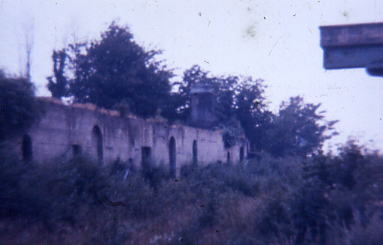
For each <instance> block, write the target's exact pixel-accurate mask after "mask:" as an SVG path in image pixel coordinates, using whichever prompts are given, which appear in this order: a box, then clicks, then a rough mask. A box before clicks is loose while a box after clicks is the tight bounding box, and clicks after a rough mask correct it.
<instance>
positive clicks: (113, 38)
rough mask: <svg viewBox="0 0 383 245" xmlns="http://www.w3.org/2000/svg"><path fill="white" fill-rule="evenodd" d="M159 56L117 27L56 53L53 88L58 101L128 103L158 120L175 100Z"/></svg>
mask: <svg viewBox="0 0 383 245" xmlns="http://www.w3.org/2000/svg"><path fill="white" fill-rule="evenodd" d="M159 53H160V51H157V50H149V51H146V50H144V49H143V48H142V47H141V46H139V45H138V44H137V43H136V42H135V41H134V39H133V35H132V34H131V33H130V31H129V29H128V28H127V27H121V26H118V25H117V24H115V23H112V24H111V25H110V26H109V28H108V29H107V30H106V31H105V32H103V33H102V34H101V40H95V41H92V42H90V43H74V44H71V45H69V47H68V48H66V49H64V50H61V51H54V52H53V56H52V58H53V63H54V66H53V72H54V76H52V77H49V78H48V80H49V84H48V88H49V90H50V91H51V92H52V95H53V96H55V97H61V96H69V97H71V98H73V100H74V102H79V103H93V104H95V105H97V106H100V107H104V108H114V107H115V106H118V105H119V104H120V103H122V102H124V103H125V104H127V105H128V106H129V109H130V110H131V111H132V112H133V113H136V114H138V115H140V116H143V117H148V116H153V115H155V114H156V112H157V110H158V109H159V108H161V106H163V105H164V104H165V101H167V99H168V97H169V96H170V94H169V93H170V89H171V86H170V83H169V79H170V78H171V77H172V76H173V74H172V72H171V71H169V70H168V69H167V68H166V67H165V66H164V65H163V64H162V62H160V61H157V60H156V59H155V58H156V56H157V55H158V54H159Z"/></svg>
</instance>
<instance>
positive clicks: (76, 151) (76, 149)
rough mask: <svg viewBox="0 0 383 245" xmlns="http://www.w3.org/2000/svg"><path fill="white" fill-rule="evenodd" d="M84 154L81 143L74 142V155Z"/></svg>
mask: <svg viewBox="0 0 383 245" xmlns="http://www.w3.org/2000/svg"><path fill="white" fill-rule="evenodd" d="M81 154H82V148H81V145H77V144H74V145H72V156H73V157H78V156H80V155H81Z"/></svg>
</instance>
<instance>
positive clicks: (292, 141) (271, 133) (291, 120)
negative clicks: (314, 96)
mask: <svg viewBox="0 0 383 245" xmlns="http://www.w3.org/2000/svg"><path fill="white" fill-rule="evenodd" d="M319 107H320V104H317V105H314V104H310V103H309V104H306V103H304V101H303V98H302V97H299V96H298V97H291V98H290V99H289V101H288V102H283V103H282V104H281V106H280V109H279V113H278V115H276V116H274V117H273V121H272V124H271V127H270V128H269V129H268V130H267V131H266V134H267V137H266V138H267V142H264V143H265V146H266V150H267V151H268V152H271V153H272V154H273V155H275V156H285V155H301V156H306V155H308V154H311V153H315V152H318V150H320V149H321V148H322V145H323V142H324V141H325V140H327V139H330V138H331V137H332V136H334V135H336V132H335V130H334V125H335V124H336V123H337V121H326V120H325V119H324V115H323V114H324V112H323V111H322V112H318V109H319Z"/></svg>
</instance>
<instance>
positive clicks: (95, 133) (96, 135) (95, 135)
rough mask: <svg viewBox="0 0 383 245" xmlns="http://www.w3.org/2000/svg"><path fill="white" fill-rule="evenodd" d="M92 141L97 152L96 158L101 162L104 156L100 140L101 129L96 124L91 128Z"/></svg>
mask: <svg viewBox="0 0 383 245" xmlns="http://www.w3.org/2000/svg"><path fill="white" fill-rule="evenodd" d="M92 143H93V146H94V149H95V150H96V153H97V159H98V161H99V162H102V160H103V158H104V146H103V140H102V134H101V130H100V128H99V127H98V126H94V127H93V130H92Z"/></svg>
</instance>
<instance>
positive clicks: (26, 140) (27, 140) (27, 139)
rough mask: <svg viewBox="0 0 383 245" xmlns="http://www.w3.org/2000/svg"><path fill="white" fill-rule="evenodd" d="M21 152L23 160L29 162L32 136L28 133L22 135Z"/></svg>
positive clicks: (31, 154)
mask: <svg viewBox="0 0 383 245" xmlns="http://www.w3.org/2000/svg"><path fill="white" fill-rule="evenodd" d="M21 152H22V156H23V161H25V162H30V161H32V160H33V149H32V138H31V136H29V135H24V136H23V142H22V143H21Z"/></svg>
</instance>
